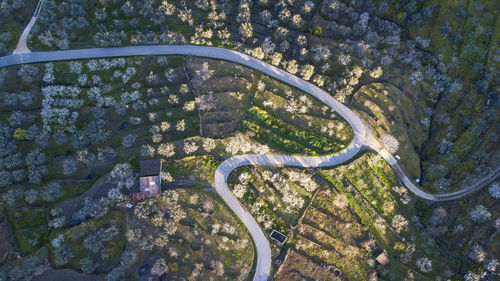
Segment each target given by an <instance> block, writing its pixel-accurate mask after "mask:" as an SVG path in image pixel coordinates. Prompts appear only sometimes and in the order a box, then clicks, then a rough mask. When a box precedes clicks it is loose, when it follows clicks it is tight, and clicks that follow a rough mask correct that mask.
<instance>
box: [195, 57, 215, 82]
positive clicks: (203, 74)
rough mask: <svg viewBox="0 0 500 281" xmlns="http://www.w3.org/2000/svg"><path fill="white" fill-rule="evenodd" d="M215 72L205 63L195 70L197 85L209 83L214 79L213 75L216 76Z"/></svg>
mask: <svg viewBox="0 0 500 281" xmlns="http://www.w3.org/2000/svg"><path fill="white" fill-rule="evenodd" d="M214 72H215V71H214V70H213V69H210V68H209V65H208V62H203V63H202V65H201V67H200V68H199V69H197V70H195V72H194V73H195V74H196V77H195V79H194V80H195V81H193V82H196V83H201V82H202V81H207V80H208V79H210V78H212V75H213V74H214Z"/></svg>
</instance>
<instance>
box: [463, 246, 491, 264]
mask: <svg viewBox="0 0 500 281" xmlns="http://www.w3.org/2000/svg"><path fill="white" fill-rule="evenodd" d="M486 255H487V253H486V252H485V251H484V250H483V248H482V247H481V246H480V245H478V244H474V246H472V247H471V248H470V249H469V251H468V252H467V256H468V257H469V258H470V259H472V260H473V261H474V262H476V263H482V262H483V261H484V260H485V259H486Z"/></svg>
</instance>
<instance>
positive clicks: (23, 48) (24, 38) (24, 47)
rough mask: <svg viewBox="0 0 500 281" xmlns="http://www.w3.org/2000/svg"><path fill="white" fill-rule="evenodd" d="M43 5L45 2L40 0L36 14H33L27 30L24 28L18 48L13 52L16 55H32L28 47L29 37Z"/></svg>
mask: <svg viewBox="0 0 500 281" xmlns="http://www.w3.org/2000/svg"><path fill="white" fill-rule="evenodd" d="M42 5H43V0H39V1H38V4H37V6H36V9H35V12H34V13H33V16H31V19H30V22H29V23H28V25H27V26H26V28H24V30H23V33H22V34H21V37H20V38H19V41H18V42H17V47H16V49H15V50H14V52H13V53H14V54H25V53H31V51H30V49H28V45H27V43H26V42H27V41H28V36H29V35H30V31H31V28H32V27H33V25H34V24H35V22H36V19H37V18H38V15H39V14H40V11H41V10H42Z"/></svg>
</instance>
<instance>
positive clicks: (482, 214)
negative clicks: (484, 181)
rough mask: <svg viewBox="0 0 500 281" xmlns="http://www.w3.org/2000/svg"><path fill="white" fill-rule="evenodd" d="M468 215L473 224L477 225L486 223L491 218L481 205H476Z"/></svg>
mask: <svg viewBox="0 0 500 281" xmlns="http://www.w3.org/2000/svg"><path fill="white" fill-rule="evenodd" d="M469 215H470V218H471V220H472V221H473V222H478V223H482V222H486V221H488V220H490V218H491V213H490V212H489V211H488V209H486V207H484V206H483V205H477V206H476V207H475V208H474V209H472V210H471V211H470V213H469Z"/></svg>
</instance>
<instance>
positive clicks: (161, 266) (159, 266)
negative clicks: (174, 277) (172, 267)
mask: <svg viewBox="0 0 500 281" xmlns="http://www.w3.org/2000/svg"><path fill="white" fill-rule="evenodd" d="M167 272H168V265H167V262H166V261H165V259H163V258H159V259H156V261H155V263H154V264H153V267H152V268H151V274H153V275H157V276H161V275H163V274H165V273H167Z"/></svg>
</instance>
